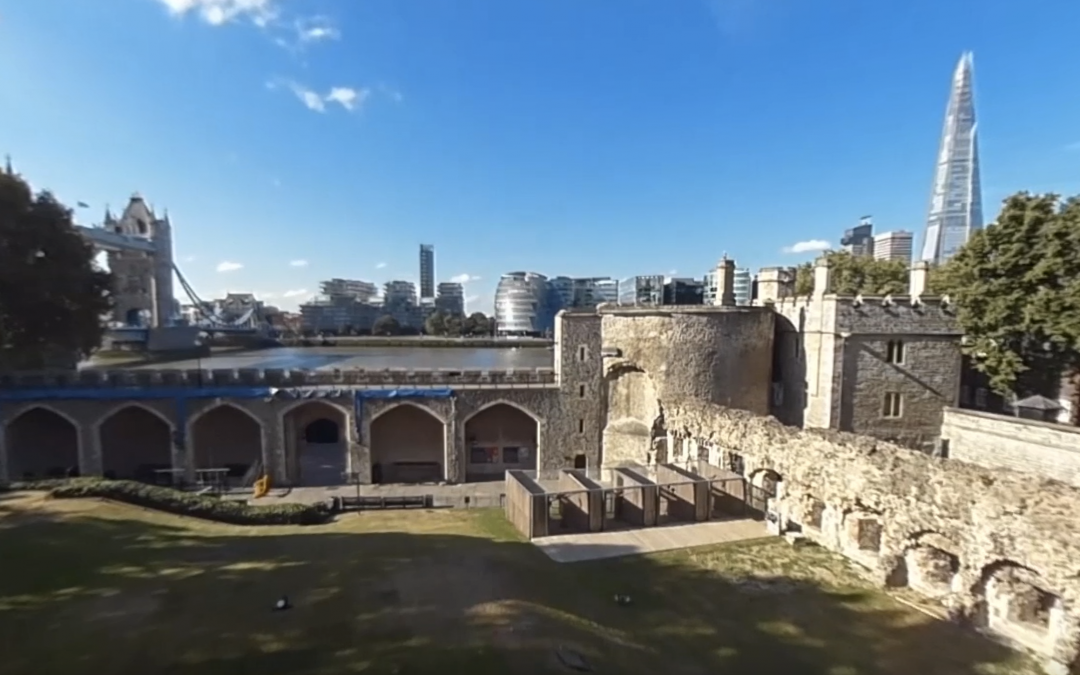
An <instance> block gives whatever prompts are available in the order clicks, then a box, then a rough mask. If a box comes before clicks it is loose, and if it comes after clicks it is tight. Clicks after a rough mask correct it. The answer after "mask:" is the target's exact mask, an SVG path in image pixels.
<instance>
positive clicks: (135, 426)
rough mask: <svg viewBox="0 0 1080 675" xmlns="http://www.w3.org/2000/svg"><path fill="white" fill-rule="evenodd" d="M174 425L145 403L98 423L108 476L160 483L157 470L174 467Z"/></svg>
mask: <svg viewBox="0 0 1080 675" xmlns="http://www.w3.org/2000/svg"><path fill="white" fill-rule="evenodd" d="M172 434H173V428H172V424H171V423H170V422H169V421H168V420H167V419H166V418H165V417H164V416H163V415H162V414H161V413H159V412H157V411H155V410H152V409H151V408H146V407H143V406H141V405H137V404H133V405H128V406H124V407H122V408H119V409H117V410H115V411H114V412H112V413H110V414H109V415H108V416H107V417H105V418H104V419H103V420H102V421H101V422H100V423H99V426H98V435H99V438H100V439H101V468H102V471H103V473H104V475H105V477H106V478H120V479H129V480H139V481H143V482H146V483H154V482H157V473H156V471H158V470H161V469H171V468H172Z"/></svg>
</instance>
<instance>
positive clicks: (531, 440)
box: [465, 401, 540, 481]
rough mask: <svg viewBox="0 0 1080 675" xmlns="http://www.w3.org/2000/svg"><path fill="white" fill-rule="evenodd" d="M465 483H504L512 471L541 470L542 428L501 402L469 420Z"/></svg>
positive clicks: (514, 408)
mask: <svg viewBox="0 0 1080 675" xmlns="http://www.w3.org/2000/svg"><path fill="white" fill-rule="evenodd" d="M465 448H466V450H465V452H466V453H467V456H466V460H467V463H466V470H465V480H467V481H486V480H501V479H502V478H503V477H504V476H505V475H506V472H507V471H508V470H511V469H522V470H526V471H533V470H536V468H537V467H539V466H540V461H539V455H540V424H539V422H538V421H537V419H536V418H535V417H533V416H532V415H530V414H529V413H527V412H525V411H524V410H522V409H521V408H518V407H517V406H514V405H512V404H510V403H507V402H503V401H500V402H497V403H495V404H493V405H490V406H487V407H485V408H482V409H480V410H478V411H477V412H475V413H473V414H472V415H470V416H469V417H468V418H467V419H466V420H465Z"/></svg>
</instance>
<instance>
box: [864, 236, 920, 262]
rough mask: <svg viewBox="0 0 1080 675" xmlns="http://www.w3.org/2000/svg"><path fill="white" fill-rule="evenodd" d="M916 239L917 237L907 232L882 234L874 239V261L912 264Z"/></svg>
mask: <svg viewBox="0 0 1080 675" xmlns="http://www.w3.org/2000/svg"><path fill="white" fill-rule="evenodd" d="M914 239H915V235H913V234H912V233H911V232H907V231H905V230H896V231H894V232H882V233H881V234H879V235H876V236H875V237H874V259H875V260H902V261H904V262H911V252H912V245H913V243H914Z"/></svg>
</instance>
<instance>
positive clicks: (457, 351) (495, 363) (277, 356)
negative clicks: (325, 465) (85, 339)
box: [91, 347, 555, 370]
mask: <svg viewBox="0 0 1080 675" xmlns="http://www.w3.org/2000/svg"><path fill="white" fill-rule="evenodd" d="M554 360H555V357H554V352H551V351H549V350H547V349H545V348H543V347H518V348H478V349H470V348H465V347H277V348H274V349H261V350H254V351H247V352H228V353H225V354H214V355H213V356H208V357H206V358H203V359H190V360H187V361H170V362H168V363H158V364H147V365H138V366H119V367H121V368H135V369H141V370H145V369H151V370H153V369H158V368H177V369H185V370H186V369H194V368H203V369H206V370H210V369H215V368H221V369H232V368H262V369H267V368H285V369H290V370H319V369H332V368H341V369H346V368H363V369H365V370H382V369H385V368H403V369H406V370H434V369H438V368H446V369H450V370H455V369H457V370H466V369H472V370H503V369H509V368H514V369H529V368H551V367H553V366H554ZM91 367H94V366H93V365H91ZM99 367H108V366H107V365H106V366H99Z"/></svg>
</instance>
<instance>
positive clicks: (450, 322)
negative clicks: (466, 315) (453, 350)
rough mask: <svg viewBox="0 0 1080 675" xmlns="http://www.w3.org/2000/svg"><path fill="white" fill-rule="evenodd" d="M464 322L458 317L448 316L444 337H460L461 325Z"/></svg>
mask: <svg viewBox="0 0 1080 675" xmlns="http://www.w3.org/2000/svg"><path fill="white" fill-rule="evenodd" d="M463 322H464V320H463V319H462V318H461V317H460V316H454V315H451V316H448V317H446V332H445V335H448V336H450V337H459V336H460V335H461V330H462V323H463Z"/></svg>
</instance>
